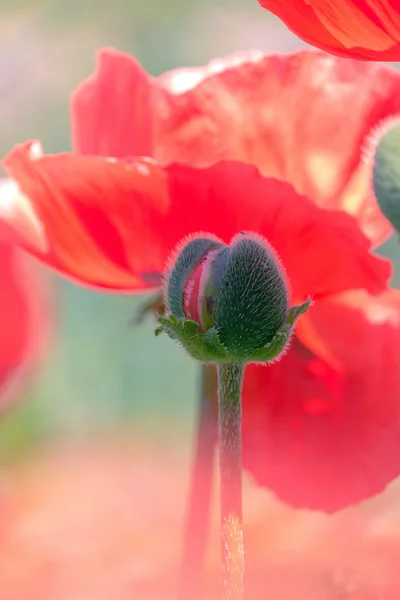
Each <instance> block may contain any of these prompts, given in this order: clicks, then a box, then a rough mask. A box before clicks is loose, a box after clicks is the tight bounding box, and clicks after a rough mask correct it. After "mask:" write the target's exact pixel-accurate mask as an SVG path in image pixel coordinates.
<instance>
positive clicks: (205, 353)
mask: <svg viewBox="0 0 400 600" xmlns="http://www.w3.org/2000/svg"><path fill="white" fill-rule="evenodd" d="M288 295H289V292H288V284H287V281H286V277H285V273H284V269H283V267H282V265H281V263H280V261H279V259H278V257H277V255H276V253H275V251H274V250H273V249H272V248H271V246H270V245H269V244H268V242H267V241H266V240H264V239H263V238H262V237H261V236H259V235H256V234H253V233H240V234H238V235H236V236H235V237H234V238H233V239H232V241H231V243H230V244H229V245H227V244H224V243H222V242H221V241H220V240H219V239H218V238H216V237H215V236H213V235H210V234H207V235H204V234H203V235H201V234H198V235H197V236H195V237H191V238H190V239H189V240H185V241H184V243H183V244H180V245H179V247H178V250H177V251H176V252H175V254H174V256H173V258H172V259H171V260H170V262H169V265H168V268H167V275H166V278H165V304H166V307H167V313H169V315H170V316H169V317H166V318H165V317H160V318H159V319H158V320H159V323H160V324H161V325H163V327H162V328H161V329H159V330H158V332H160V331H161V330H166V331H167V332H168V333H169V334H170V335H171V337H173V338H175V339H178V340H179V341H180V342H181V343H182V344H183V345H184V346H185V347H186V349H187V350H188V351H189V352H190V354H192V356H195V358H198V359H199V360H204V361H206V362H231V361H239V362H253V361H254V362H257V361H258V362H265V361H266V360H271V359H272V358H275V356H276V355H277V354H279V352H281V351H282V350H283V348H284V345H285V343H286V342H287V340H288V338H289V335H290V331H291V329H292V325H293V323H294V320H295V318H297V316H298V313H297V312H296V315H295V316H294V312H293V310H292V311H289V300H288ZM306 308H308V304H307V306H305V305H304V307H302V309H301V310H302V312H304V311H305V310H306ZM299 314H301V313H299ZM288 318H289V321H288ZM278 342H279V343H278ZM277 344H278V345H277ZM278 346H279V347H280V350H279V352H278V350H277V348H278ZM281 346H282V347H281Z"/></svg>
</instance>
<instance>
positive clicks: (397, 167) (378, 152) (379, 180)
mask: <svg viewBox="0 0 400 600" xmlns="http://www.w3.org/2000/svg"><path fill="white" fill-rule="evenodd" d="M373 185H374V192H375V196H376V199H377V201H378V204H379V207H380V209H381V211H382V212H383V214H384V215H385V217H386V218H387V219H388V221H390V222H391V224H392V225H393V227H394V228H395V229H396V230H397V231H398V232H400V123H399V122H397V123H394V124H393V125H392V126H391V127H390V128H388V129H387V131H386V132H385V133H384V135H383V136H382V138H381V139H380V141H379V143H378V145H377V147H376V149H375V155H374V166H373Z"/></svg>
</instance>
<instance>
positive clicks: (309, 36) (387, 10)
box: [258, 0, 400, 62]
mask: <svg viewBox="0 0 400 600" xmlns="http://www.w3.org/2000/svg"><path fill="white" fill-rule="evenodd" d="M258 1H259V3H260V4H261V6H263V7H264V8H266V9H267V10H269V11H271V12H273V13H274V14H275V15H277V16H278V17H279V18H280V19H282V21H283V22H284V23H285V24H286V25H287V27H288V28H289V29H291V31H293V33H295V34H296V35H297V36H299V37H300V38H302V39H303V40H304V41H306V42H307V43H309V44H311V45H312V46H317V48H321V49H322V50H326V51H327V52H331V53H332V54H338V55H339V56H346V57H353V58H357V59H358V60H360V59H364V60H380V61H382V60H383V61H394V62H396V61H399V60H400V10H399V5H398V2H397V0H372V1H371V0H307V2H304V0H292V1H291V2H285V0H258Z"/></svg>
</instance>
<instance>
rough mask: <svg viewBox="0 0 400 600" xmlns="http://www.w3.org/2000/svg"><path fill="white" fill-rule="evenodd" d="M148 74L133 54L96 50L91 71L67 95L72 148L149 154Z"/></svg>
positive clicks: (120, 154)
mask: <svg viewBox="0 0 400 600" xmlns="http://www.w3.org/2000/svg"><path fill="white" fill-rule="evenodd" d="M151 97H152V77H150V75H148V74H147V73H146V72H145V71H144V69H142V67H141V66H140V64H139V63H138V62H137V61H136V60H135V59H134V58H132V57H130V56H128V55H127V54H123V53H122V52H117V51H115V50H113V49H112V48H105V49H104V50H101V51H100V52H99V53H98V55H97V68H96V72H95V73H94V74H93V75H92V76H91V77H89V78H88V79H87V80H86V81H84V82H83V83H82V84H81V85H80V86H79V87H78V89H77V90H76V92H75V93H74V94H73V96H72V98H71V121H72V145H73V148H74V151H75V152H80V153H82V154H99V155H101V156H115V157H118V158H121V157H125V156H141V155H143V156H152V148H153V142H152V114H151V102H152V100H151Z"/></svg>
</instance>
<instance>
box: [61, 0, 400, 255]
mask: <svg viewBox="0 0 400 600" xmlns="http://www.w3.org/2000/svg"><path fill="white" fill-rule="evenodd" d="M287 4H288V5H290V4H291V3H287ZM399 114H400V73H399V72H398V71H397V70H395V69H390V68H388V67H386V66H384V65H380V64H374V63H365V62H360V61H355V60H343V59H340V58H337V57H334V56H329V55H327V54H324V53H321V52H315V51H301V52H297V53H294V54H288V55H263V54H262V53H261V52H255V51H253V52H247V53H243V54H239V55H236V56H230V57H226V58H222V59H218V60H214V61H212V62H211V63H210V64H208V65H207V66H205V67H193V68H186V69H176V70H172V71H170V72H167V73H164V74H163V75H161V76H160V77H158V78H154V77H151V76H150V75H149V74H148V73H146V71H145V70H144V69H143V68H142V67H141V65H140V64H139V63H138V62H137V61H136V60H135V59H134V58H133V57H131V56H129V55H127V54H124V53H122V52H118V51H116V50H114V49H110V48H108V49H105V50H101V51H100V52H99V53H98V58H97V68H96V71H95V73H94V74H93V75H92V76H90V77H89V78H88V79H87V80H86V81H84V82H83V83H82V84H81V85H80V86H79V87H78V89H77V90H76V91H75V93H74V94H73V96H72V101H71V120H72V145H73V149H74V151H75V152H77V153H81V154H88V155H102V156H113V157H117V158H124V157H126V156H138V155H145V156H150V157H152V158H154V159H155V160H156V161H157V162H158V163H159V164H168V163H171V162H184V163H189V164H191V165H193V166H200V167H204V166H210V165H212V164H214V163H215V162H217V161H220V160H238V161H241V162H246V163H250V164H254V165H256V166H257V167H258V168H259V170H260V172H261V173H262V174H263V175H264V176H266V177H274V178H278V179H283V180H285V181H288V182H290V183H291V184H292V185H293V187H294V188H295V189H296V191H297V192H298V193H300V194H302V195H305V196H307V197H308V198H309V199H310V200H312V201H313V202H315V203H316V204H317V205H318V206H322V207H323V208H327V209H333V210H336V209H343V210H345V211H346V212H349V213H350V214H353V215H354V216H355V217H356V218H357V219H358V222H359V223H360V225H361V227H362V228H363V230H364V231H365V233H366V234H367V235H368V236H369V237H370V238H371V239H372V240H373V242H374V243H375V244H378V243H380V242H382V241H383V240H384V239H385V238H386V237H387V235H388V233H389V232H390V231H391V227H390V224H389V222H388V221H387V220H386V219H385V218H384V217H383V215H382V213H381V211H380V210H379V208H378V207H377V204H376V201H375V198H374V196H373V194H372V193H371V185H370V180H371V167H370V163H369V162H368V161H367V162H365V161H364V158H365V156H366V155H368V148H369V147H370V145H371V141H372V140H373V137H374V135H373V134H374V132H375V131H376V129H377V128H379V127H380V126H381V125H382V123H384V122H385V121H386V120H387V119H390V118H391V117H393V116H396V115H399Z"/></svg>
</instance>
